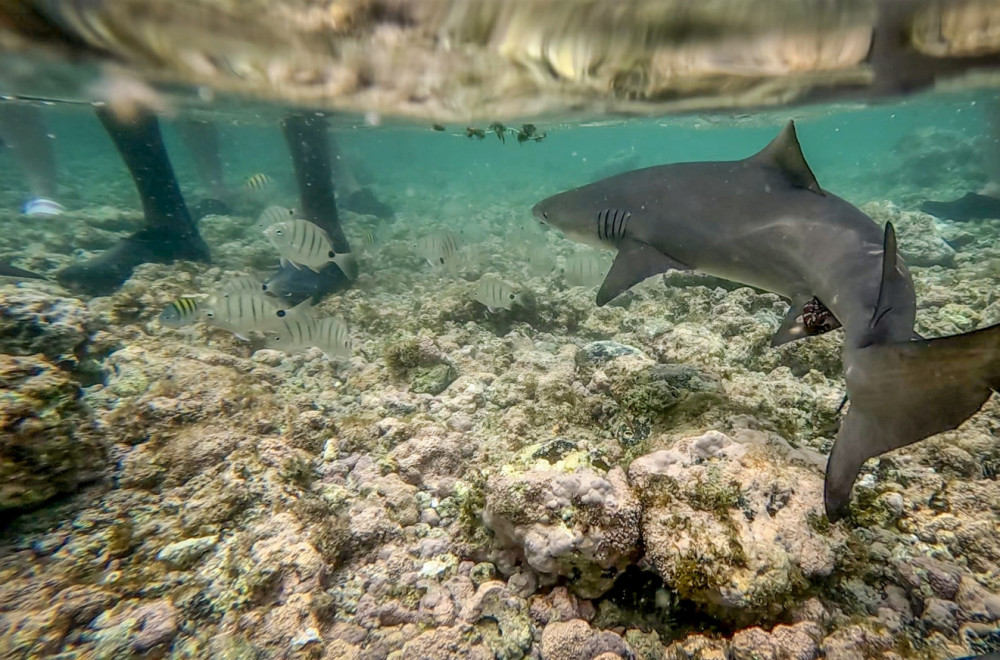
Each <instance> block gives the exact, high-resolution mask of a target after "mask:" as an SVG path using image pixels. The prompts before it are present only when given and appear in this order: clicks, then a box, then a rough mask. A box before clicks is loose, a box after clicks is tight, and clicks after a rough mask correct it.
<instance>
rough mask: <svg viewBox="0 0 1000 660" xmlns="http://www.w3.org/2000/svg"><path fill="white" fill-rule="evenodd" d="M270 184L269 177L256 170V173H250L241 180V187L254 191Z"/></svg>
mask: <svg viewBox="0 0 1000 660" xmlns="http://www.w3.org/2000/svg"><path fill="white" fill-rule="evenodd" d="M269 185H271V177H269V176H268V175H266V174H264V173H263V172H258V173H257V174H251V175H250V176H248V177H247V178H246V180H245V181H244V182H243V187H244V188H246V189H247V190H252V191H254V192H257V191H260V190H263V189H264V188H267V187H268V186H269Z"/></svg>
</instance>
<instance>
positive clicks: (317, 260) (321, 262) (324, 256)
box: [264, 220, 337, 273]
mask: <svg viewBox="0 0 1000 660" xmlns="http://www.w3.org/2000/svg"><path fill="white" fill-rule="evenodd" d="M264 235H265V236H267V238H268V240H269V241H271V245H273V246H274V248H275V249H276V250H277V251H278V254H280V255H281V257H282V259H286V260H288V261H290V262H291V263H292V265H293V266H295V267H296V268H298V267H299V266H305V267H306V268H308V269H309V270H312V271H315V272H317V273H318V272H319V271H320V269H321V268H322V267H323V266H325V265H327V264H328V263H330V262H331V261H333V259H334V257H336V256H337V255H336V253H334V251H333V244H332V243H331V242H330V237H329V236H327V234H326V232H325V231H323V229H322V227H320V226H319V225H316V224H313V223H312V222H309V221H308V220H285V221H283V222H277V223H275V224H273V225H271V226H270V227H268V228H267V229H265V230H264Z"/></svg>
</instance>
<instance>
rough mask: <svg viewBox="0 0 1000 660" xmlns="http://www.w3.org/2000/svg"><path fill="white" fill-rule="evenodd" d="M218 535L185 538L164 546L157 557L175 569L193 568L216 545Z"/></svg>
mask: <svg viewBox="0 0 1000 660" xmlns="http://www.w3.org/2000/svg"><path fill="white" fill-rule="evenodd" d="M218 541H219V537H218V536H202V537H199V538H194V539H184V540H183V541H177V542H176V543H171V544H170V545H167V546H164V547H163V549H161V550H160V551H159V552H158V553H156V558H157V559H158V560H159V561H162V562H163V563H165V564H166V565H167V566H168V567H169V568H171V569H173V570H180V571H182V570H185V569H188V568H191V566H193V565H194V564H195V562H197V561H198V560H199V559H200V558H201V556H202V555H203V554H205V553H206V552H208V551H209V550H211V549H212V548H214V547H215V544H216V543H218Z"/></svg>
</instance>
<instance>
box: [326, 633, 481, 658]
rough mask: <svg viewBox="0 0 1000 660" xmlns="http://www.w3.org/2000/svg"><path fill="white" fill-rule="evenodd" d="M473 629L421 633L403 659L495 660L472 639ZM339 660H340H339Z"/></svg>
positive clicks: (405, 647) (403, 655)
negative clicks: (471, 631)
mask: <svg viewBox="0 0 1000 660" xmlns="http://www.w3.org/2000/svg"><path fill="white" fill-rule="evenodd" d="M470 630H471V627H470V626H468V625H465V626H454V627H451V628H434V629H433V630H428V631H426V632H423V633H421V634H420V635H418V636H417V637H415V638H414V639H411V640H410V641H408V642H406V644H404V645H403V650H402V652H401V653H400V657H402V658H413V659H414V660H416V659H417V658H434V659H435V660H437V659H440V660H493V658H494V655H493V653H492V652H491V651H490V650H489V649H488V648H486V647H484V646H483V645H482V644H478V643H476V642H475V641H473V640H474V638H473V639H470V637H471V635H470V634H469V632H470ZM338 660H339V659H338Z"/></svg>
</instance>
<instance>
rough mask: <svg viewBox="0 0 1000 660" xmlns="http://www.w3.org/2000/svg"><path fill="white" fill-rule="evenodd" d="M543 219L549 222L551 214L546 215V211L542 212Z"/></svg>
mask: <svg viewBox="0 0 1000 660" xmlns="http://www.w3.org/2000/svg"><path fill="white" fill-rule="evenodd" d="M542 217H543V218H545V219H546V220H548V219H549V214H548V213H546V212H545V211H542Z"/></svg>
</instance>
